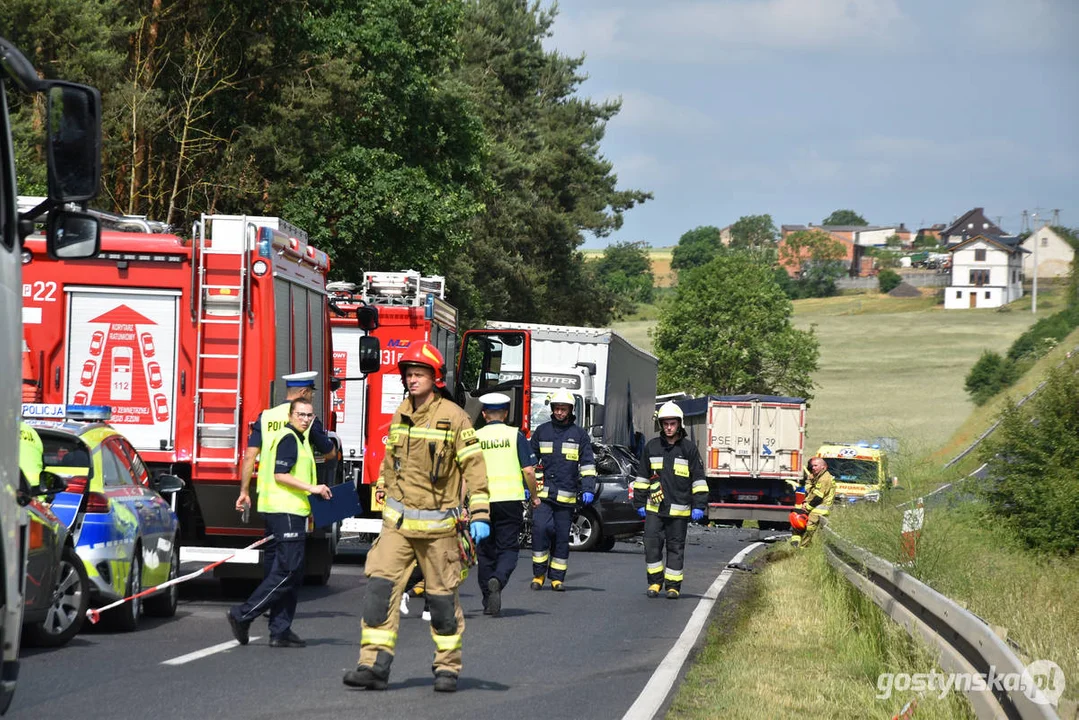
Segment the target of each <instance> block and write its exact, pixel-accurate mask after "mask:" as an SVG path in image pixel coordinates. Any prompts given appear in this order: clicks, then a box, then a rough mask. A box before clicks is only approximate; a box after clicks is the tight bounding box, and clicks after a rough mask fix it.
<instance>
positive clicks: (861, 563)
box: [823, 526, 1060, 720]
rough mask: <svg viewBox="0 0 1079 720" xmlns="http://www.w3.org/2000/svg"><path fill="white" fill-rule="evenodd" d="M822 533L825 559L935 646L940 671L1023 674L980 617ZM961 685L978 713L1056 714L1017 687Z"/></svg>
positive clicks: (1022, 717)
mask: <svg viewBox="0 0 1079 720" xmlns="http://www.w3.org/2000/svg"><path fill="white" fill-rule="evenodd" d="M823 532H824V538H825V546H824V552H825V556H826V557H827V559H828V562H829V563H830V564H831V565H832V566H833V567H834V568H835V569H836V570H838V571H839V572H840V573H841V574H842V575H843V576H844V577H846V579H847V580H848V581H849V582H850V583H851V584H852V585H854V587H856V588H857V589H858V590H859V591H861V593H862V594H863V595H865V596H866V597H868V598H869V599H870V600H871V601H873V603H874V604H875V605H877V606H878V607H879V608H880V609H881V610H883V611H884V613H885V614H886V615H888V617H890V618H892V620H894V621H895V622H897V623H899V624H900V625H902V626H903V628H904V629H906V631H907V632H908V633H910V635H911V636H912V637H921V638H922V640H924V641H925V642H926V643H927V644H928V645H930V646H931V647H934V648H936V649H937V650H939V651H940V657H939V662H940V666H941V667H942V668H944V670H946V671H948V672H952V673H970V674H971V675H974V674H981V675H983V676H984V675H987V674H989V673H991V672H992V673H996V675H997V676H999V675H1001V674H1004V673H1017V674H1021V673H1023V671H1024V669H1025V665H1024V664H1023V662H1022V660H1020V659H1019V657H1018V656H1017V655H1016V654H1015V653H1014V652H1012V650H1011V649H1010V648H1009V647H1008V646H1007V644H1005V642H1004V641H1003V640H1001V639H1000V638H999V637H998V636H997V635H996V634H995V633H994V632H993V630H992V629H991V628H990V627H989V625H988V624H986V623H985V621H984V620H982V619H981V618H979V617H978V616H976V615H974V614H973V613H971V612H970V611H968V610H966V609H965V608H963V607H961V606H959V605H958V604H956V602H955V601H954V600H951V599H949V598H947V597H945V596H944V595H942V594H940V593H939V592H937V591H936V590H934V589H933V588H931V587H929V586H928V585H926V584H925V583H923V582H922V581H920V580H918V579H917V578H914V577H912V576H910V575H908V574H907V573H905V572H903V571H902V570H900V569H899V568H898V567H897V566H896V565H894V564H892V563H890V562H888V561H887V560H883V559H881V558H879V557H877V556H875V555H873V554H872V553H870V552H869V551H867V550H864V549H863V548H860V547H858V546H856V545H854V544H853V543H851V542H850V541H848V540H846V539H845V538H843V537H842V536H840V535H839V534H838V533H836V532H835V531H833V530H832V529H831V528H829V527H827V526H825V527H824V529H823ZM962 689H963V691H964V693H965V694H966V696H967V698H968V699H969V700H970V703H971V705H972V706H973V707H974V711H975V713H977V715H978V717H979V718H1018V719H1019V720H1034V719H1037V720H1059V718H1060V716H1059V715H1058V714H1057V711H1056V709H1054V708H1053V706H1051V705H1048V704H1039V703H1036V702H1034V701H1033V700H1032V699H1031V698H1029V697H1027V696H1026V695H1025V694H1023V693H1022V692H1021V691H1019V690H1013V691H1007V690H1001V691H995V690H994V689H993V688H992V687H989V688H987V689H985V690H980V691H979V690H975V689H973V688H972V687H965V688H962Z"/></svg>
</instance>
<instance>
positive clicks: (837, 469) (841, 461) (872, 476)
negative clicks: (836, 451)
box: [824, 458, 880, 485]
mask: <svg viewBox="0 0 1079 720" xmlns="http://www.w3.org/2000/svg"><path fill="white" fill-rule="evenodd" d="M824 462H826V463H828V472H830V473H831V474H832V477H834V478H835V479H836V480H837V481H839V482H851V483H862V484H863V485H876V484H877V483H878V482H880V474H879V473H878V472H877V463H876V462H875V461H873V460H848V459H846V458H824Z"/></svg>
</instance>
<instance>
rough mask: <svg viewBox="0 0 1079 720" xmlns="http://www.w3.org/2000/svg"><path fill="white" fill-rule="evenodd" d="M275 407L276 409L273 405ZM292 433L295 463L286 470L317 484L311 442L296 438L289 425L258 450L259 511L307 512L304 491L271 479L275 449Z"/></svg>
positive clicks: (305, 514) (304, 514)
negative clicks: (295, 450) (259, 453)
mask: <svg viewBox="0 0 1079 720" xmlns="http://www.w3.org/2000/svg"><path fill="white" fill-rule="evenodd" d="M275 409H276V408H275ZM288 435H292V436H293V437H296V439H297V440H298V441H299V442H297V444H296V445H297V454H296V464H295V465H293V466H292V469H291V470H290V471H289V473H290V474H291V475H292V476H293V477H294V478H296V479H297V480H300V481H302V482H306V483H307V484H309V485H315V484H317V479H316V476H315V454H314V453H313V452H312V451H311V443H310V441H308V439H307V438H306V437H302V436H301V437H297V436H296V433H294V432H293V431H292V428H288V427H286V428H284V429H282V430H278V431H277V433H276V434H275V435H274V436H273V439H272V440H271V441H270V447H269V449H268V450H267V451H266V452H264V453H262V455H261V457H260V458H259V474H258V498H259V507H258V510H259V512H260V513H289V514H290V515H303V516H305V517H306V516H307V515H310V514H311V502H310V500H308V493H307V492H306V491H304V490H297V489H295V488H292V487H289V486H287V485H282V484H280V483H278V482H277V480H275V479H274V467H275V466H276V465H277V448H278V446H279V445H280V444H281V440H282V438H285V437H287V436H288Z"/></svg>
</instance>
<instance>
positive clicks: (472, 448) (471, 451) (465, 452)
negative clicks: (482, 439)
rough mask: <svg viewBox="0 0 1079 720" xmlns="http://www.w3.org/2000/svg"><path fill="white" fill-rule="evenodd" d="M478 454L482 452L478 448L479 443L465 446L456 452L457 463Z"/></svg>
mask: <svg viewBox="0 0 1079 720" xmlns="http://www.w3.org/2000/svg"><path fill="white" fill-rule="evenodd" d="M478 452H483V448H481V447H480V444H479V443H476V444H475V445H467V446H465V447H463V448H461V449H460V450H458V451H457V462H464V461H465V459H467V458H470V457H472V456H473V455H475V454H476V453H478Z"/></svg>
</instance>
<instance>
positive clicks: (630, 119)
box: [610, 90, 717, 134]
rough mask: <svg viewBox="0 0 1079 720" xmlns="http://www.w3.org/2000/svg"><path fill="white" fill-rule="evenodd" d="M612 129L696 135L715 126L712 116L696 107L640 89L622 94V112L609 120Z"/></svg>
mask: <svg viewBox="0 0 1079 720" xmlns="http://www.w3.org/2000/svg"><path fill="white" fill-rule="evenodd" d="M610 126H611V128H612V129H619V130H622V129H631V130H637V131H641V132H644V133H677V134H683V133H685V134H689V133H694V134H699V133H704V132H709V131H712V130H715V129H716V128H717V122H716V119H715V118H714V117H713V116H711V115H709V114H707V113H705V112H702V111H701V110H698V109H697V108H694V107H690V106H689V105H681V104H678V103H675V102H673V101H671V100H668V99H666V98H663V97H660V96H658V95H653V94H651V93H647V92H643V91H641V90H629V91H626V92H624V93H622V111H621V112H619V113H618V115H616V116H615V117H614V119H612V120H611V122H610Z"/></svg>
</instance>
